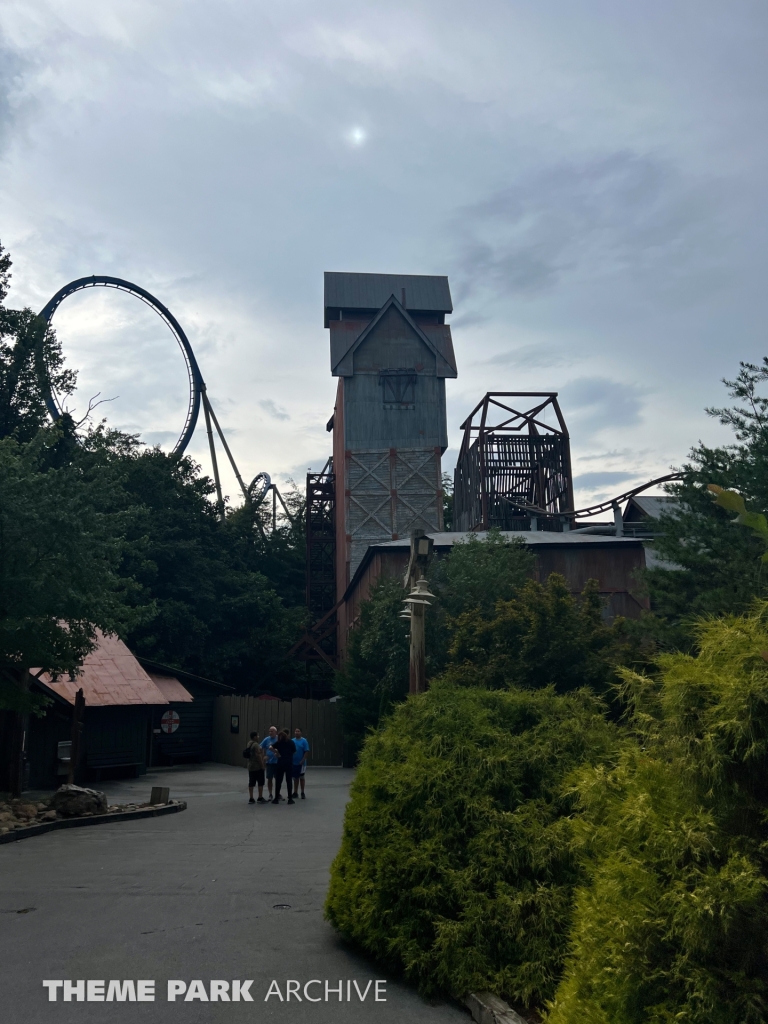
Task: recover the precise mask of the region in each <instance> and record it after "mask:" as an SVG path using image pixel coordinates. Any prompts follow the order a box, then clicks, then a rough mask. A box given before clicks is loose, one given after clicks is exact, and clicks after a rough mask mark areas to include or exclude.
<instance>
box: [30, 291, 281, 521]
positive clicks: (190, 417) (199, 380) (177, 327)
mask: <svg viewBox="0 0 768 1024" xmlns="http://www.w3.org/2000/svg"><path fill="white" fill-rule="evenodd" d="M99 287H101V288H115V289H116V290H117V291H121V292H127V293H128V294H129V295H135V296H136V297H137V298H138V299H141V301H142V302H145V303H146V304H147V305H148V306H150V307H151V308H152V309H154V311H155V312H156V313H157V314H158V316H159V317H160V318H161V320H164V321H165V323H166V324H167V325H168V327H169V328H170V330H171V333H172V334H173V336H174V337H175V338H176V341H177V342H178V344H179V348H180V349H181V354H182V355H183V356H184V362H185V364H186V367H187V377H188V380H189V404H188V406H187V417H186V420H185V421H184V429H183V430H182V432H181V436H180V437H179V439H178V441H177V442H176V444H175V445H174V448H173V454H174V455H183V454H184V451H185V449H186V447H187V445H188V444H189V442H190V440H191V438H192V434H193V433H194V431H195V427H196V425H197V419H198V416H199V415H200V405H201V404H202V406H203V412H204V414H205V424H206V430H207V434H208V445H209V448H210V452H211V461H212V463H213V476H214V481H215V484H216V495H217V498H218V503H219V507H220V509H221V510H222V515H223V509H224V498H223V495H222V490H221V480H220V477H219V466H218V461H217V459H216V448H215V445H214V440H213V430H212V428H211V421H213V425H214V426H215V428H216V432H217V433H218V435H219V438H220V439H221V443H222V444H223V446H224V450H225V452H226V453H227V457H228V459H229V461H230V464H231V466H232V469H233V470H234V473H235V476H236V477H237V482H238V484H239V485H240V488H241V490H242V492H243V496H244V498H245V500H246V502H248V503H249V504H251V505H252V506H253V507H254V508H256V507H257V506H258V505H260V504H261V502H262V501H263V500H264V498H265V497H266V496H267V494H268V492H269V491H270V490H275V491H276V488H275V485H274V484H273V483H272V481H271V480H270V477H269V474H268V473H258V474H257V475H256V476H255V477H254V478H253V480H252V481H251V483H250V484H249V485H248V486H246V484H245V481H244V480H243V478H242V476H241V475H240V471H239V470H238V468H237V465H236V463H235V460H234V457H233V455H232V452H231V451H230V449H229V445H228V444H227V441H226V438H225V437H224V432H223V431H222V429H221V427H220V426H219V421H218V420H217V419H216V414H215V413H214V411H213V407H212V406H211V402H210V399H209V398H208V394H207V391H206V387H205V381H204V380H203V375H202V374H201V373H200V367H199V366H198V365H197V360H196V359H195V353H194V352H193V351H192V346H191V345H190V343H189V339H188V338H187V336H186V334H185V333H184V330H183V329H182V326H181V324H180V323H179V321H178V320H177V319H176V317H175V316H174V315H173V313H171V311H170V310H169V309H168V308H167V306H164V305H163V303H162V302H160V300H159V299H156V298H155V296H154V295H152V294H151V293H150V292H148V291H147V290H146V288H142V287H140V286H139V285H137V284H132V283H131V282H130V281H125V280H123V278H121V277H108V276H105V275H103V274H99V275H96V274H94V275H92V276H91V277H79V278H78V279H77V280H76V281H70V283H69V284H66V285H64V287H63V288H60V289H59V290H58V291H57V292H56V294H55V295H54V296H53V298H52V299H50V301H49V302H47V303H46V305H45V306H44V307H43V309H42V310H41V311H40V317H41V318H42V319H43V320H45V322H46V324H48V325H50V323H51V321H52V320H53V314H54V313H55V312H56V310H57V309H58V308H59V306H60V305H61V303H62V302H63V301H64V299H66V298H67V296H69V295H74V293H75V292H79V291H82V290H83V289H84V288H99ZM42 387H43V397H44V398H45V404H46V406H47V408H48V412H49V413H50V415H51V417H52V418H53V419H54V420H57V419H59V417H60V416H61V415H62V413H63V409H61V408H60V407H59V405H58V403H57V401H56V396H55V395H54V394H53V392H52V390H51V388H50V385H49V384H48V382H47V381H42ZM277 497H279V498H280V501H281V502H282V497H281V496H280V495H279V493H278V494H277ZM283 506H284V507H285V503H284V502H283ZM286 513H287V509H286ZM289 518H290V517H289ZM273 519H274V516H273Z"/></svg>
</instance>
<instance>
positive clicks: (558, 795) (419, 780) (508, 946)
mask: <svg viewBox="0 0 768 1024" xmlns="http://www.w3.org/2000/svg"><path fill="white" fill-rule="evenodd" d="M602 711H603V709H602V705H601V703H600V701H599V700H598V699H597V698H596V697H595V696H594V695H592V694H590V693H588V692H587V691H580V692H577V693H572V694H568V695H567V696H562V697H561V696H556V695H555V694H554V693H553V691H552V690H551V689H547V690H541V691H527V692H524V691H519V690H510V691H488V690H485V689H482V688H480V687H470V688H464V687H456V686H453V685H451V684H449V683H446V682H444V681H443V682H441V681H438V682H436V683H435V684H433V687H432V688H431V689H430V690H429V691H428V692H427V693H426V694H421V695H418V696H415V697H410V698H409V699H408V700H407V702H406V703H405V704H401V705H400V706H398V707H397V708H396V709H395V710H394V712H393V713H392V716H391V717H390V719H389V720H388V721H387V723H386V725H385V726H384V727H383V728H382V729H381V730H380V731H379V732H377V733H375V734H373V735H372V736H370V737H369V739H368V741H367V742H366V745H365V749H364V751H363V754H362V758H361V763H360V768H359V770H358V773H357V777H356V779H355V782H354V783H353V787H352V800H351V802H350V804H349V805H348V807H347V813H346V818H345V823H344V835H343V839H342V845H341V849H340V852H339V854H338V856H337V858H336V860H335V862H334V864H333V868H332V874H331V885H330V889H329V894H328V899H327V904H326V913H327V916H328V918H329V919H330V920H331V921H332V923H333V924H334V925H335V926H336V927H337V928H339V929H340V930H341V932H342V933H343V934H345V935H346V936H347V937H349V938H350V939H352V940H353V941H354V942H356V943H357V944H358V945H359V946H361V947H362V948H363V949H364V950H365V951H366V952H368V953H370V954H372V955H374V956H375V957H377V958H378V959H380V960H382V961H383V962H384V963H385V964H388V965H391V966H392V967H394V968H401V969H402V970H403V971H404V973H405V975H406V976H407V977H408V978H409V979H411V980H412V981H414V982H415V983H417V984H418V986H419V987H420V989H421V990H422V991H423V992H425V993H435V992H445V993H449V994H452V995H454V996H462V995H464V994H466V993H467V992H469V991H472V990H482V989H487V990H491V991H494V992H497V993H502V994H504V995H506V996H507V997H509V998H512V999H515V1000H519V1001H521V1002H523V1003H525V1004H530V1003H534V1002H536V1001H539V1000H541V999H542V998H545V997H547V996H549V995H551V994H552V992H553V990H554V986H555V984H556V981H557V979H558V977H559V975H560V972H561V970H562V963H563V957H564V955H565V952H566V943H567V927H568V922H569V919H570V915H571V907H572V895H573V890H574V886H575V884H576V883H577V882H578V881H579V879H580V872H579V867H578V865H577V862H576V860H575V858H574V855H573V849H572V846H573V825H572V821H571V812H572V806H571V800H570V798H569V797H567V796H564V795H563V790H564V780H565V778H566V776H567V774H568V773H569V772H570V771H572V770H573V769H574V768H575V767H576V766H578V765H581V764H583V763H584V762H585V761H586V762H587V763H589V764H596V763H600V762H602V761H603V760H604V759H605V758H606V757H607V756H609V754H610V752H611V750H612V749H613V747H614V745H615V732H614V730H613V728H612V727H611V726H609V725H608V724H607V723H606V721H605V719H604V717H603V713H602Z"/></svg>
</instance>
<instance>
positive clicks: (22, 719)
mask: <svg viewBox="0 0 768 1024" xmlns="http://www.w3.org/2000/svg"><path fill="white" fill-rule="evenodd" d="M22 675H23V678H22V680H21V684H20V689H21V691H22V693H26V691H27V690H28V689H29V679H30V676H29V672H23V673H22ZM26 728H27V716H26V715H25V714H24V712H23V711H15V712H13V717H12V724H11V729H10V733H11V736H10V739H11V756H10V758H9V764H8V775H9V779H8V788H9V789H10V791H11V796H13V797H19V796H21V791H22V788H23V784H24V734H25V732H26Z"/></svg>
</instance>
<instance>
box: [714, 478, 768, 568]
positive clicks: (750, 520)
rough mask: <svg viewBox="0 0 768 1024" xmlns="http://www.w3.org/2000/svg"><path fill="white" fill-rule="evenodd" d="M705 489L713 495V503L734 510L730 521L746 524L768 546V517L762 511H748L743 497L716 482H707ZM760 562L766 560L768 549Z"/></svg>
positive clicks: (739, 524)
mask: <svg viewBox="0 0 768 1024" xmlns="http://www.w3.org/2000/svg"><path fill="white" fill-rule="evenodd" d="M707 490H708V491H711V492H712V493H713V494H714V495H715V504H716V505H719V506H720V507H721V508H724V509H727V510H728V511H729V512H736V513H737V515H736V518H735V519H732V520H731V522H733V523H735V524H736V525H737V526H746V528H747V529H748V530H752V532H753V533H754V534H755V535H756V536H757V537H759V538H760V540H761V541H762V542H763V545H764V546H765V547H766V548H768V519H766V518H765V516H764V515H763V513H762V512H750V511H749V510H748V509H747V507H746V505H745V504H744V499H743V498H742V496H741V495H740V494H737V493H736V491H726V490H725V489H724V488H722V487H718V485H717V484H708V486H707ZM760 561H761V562H768V551H764V552H763V556H762V558H761V559H760Z"/></svg>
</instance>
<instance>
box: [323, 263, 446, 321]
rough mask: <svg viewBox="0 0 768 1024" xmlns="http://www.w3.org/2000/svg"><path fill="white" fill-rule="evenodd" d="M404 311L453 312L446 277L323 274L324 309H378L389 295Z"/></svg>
mask: <svg viewBox="0 0 768 1024" xmlns="http://www.w3.org/2000/svg"><path fill="white" fill-rule="evenodd" d="M403 291H405V302H404V303H403V305H404V306H405V308H406V309H411V310H422V311H426V310H429V311H432V312H436V313H452V312H453V304H452V302H451V291H450V288H449V287H448V278H447V277H428V276H426V275H420V274H345V273H337V272H335V271H326V273H325V302H324V305H325V308H326V309H327V308H328V307H329V306H333V307H338V308H340V309H381V307H382V306H383V305H384V303H385V302H386V301H387V299H388V298H389V297H390V295H394V296H395V297H396V298H397V300H398V302H403Z"/></svg>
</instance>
